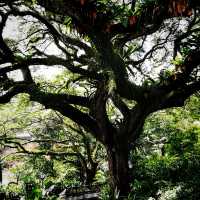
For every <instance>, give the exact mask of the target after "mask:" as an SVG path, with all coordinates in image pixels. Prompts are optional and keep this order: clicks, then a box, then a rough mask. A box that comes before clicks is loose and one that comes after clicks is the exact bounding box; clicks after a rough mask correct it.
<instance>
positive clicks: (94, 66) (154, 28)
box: [0, 0, 200, 196]
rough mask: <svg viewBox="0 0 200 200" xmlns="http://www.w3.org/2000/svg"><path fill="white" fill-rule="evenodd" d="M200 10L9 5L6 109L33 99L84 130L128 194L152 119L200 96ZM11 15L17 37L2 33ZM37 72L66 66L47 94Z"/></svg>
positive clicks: (43, 1) (171, 4)
mask: <svg viewBox="0 0 200 200" xmlns="http://www.w3.org/2000/svg"><path fill="white" fill-rule="evenodd" d="M199 9H200V3H199V2H198V1H196V0H177V1H175V0H144V1H141V0H136V1H134V0H132V1H125V0H124V1H114V0H67V1H64V0H59V1H53V0H9V1H3V0H2V1H1V2H0V15H1V22H0V64H1V66H0V90H1V94H0V103H2V104H4V103H7V102H9V101H10V100H11V99H12V97H14V96H15V95H17V94H19V93H27V94H29V96H30V100H31V101H36V102H39V103H41V104H43V105H44V106H45V108H51V109H53V110H56V111H58V112H60V113H61V114H62V115H64V116H66V117H68V118H70V119H71V120H72V121H74V122H75V123H77V124H78V125H80V126H82V127H83V128H84V129H85V130H86V131H88V132H90V133H91V134H92V135H93V136H94V137H95V138H96V139H97V140H98V141H100V142H101V143H102V144H103V145H104V146H105V148H106V150H107V156H108V161H109V169H110V176H111V184H112V186H113V189H114V190H115V188H116V191H119V192H120V195H121V196H123V195H125V196H126V195H127V193H128V192H129V191H130V187H129V183H130V176H129V164H128V160H129V153H130V150H131V149H132V148H134V147H135V144H136V140H137V139H138V137H139V136H140V134H141V132H142V129H143V125H144V122H145V119H146V117H147V116H148V115H149V114H150V113H153V112H156V111H158V110H161V109H166V108H170V107H179V106H183V105H184V102H185V100H186V99H187V98H188V97H190V96H191V95H192V94H195V93H197V92H199V89H200V79H199V64H200V60H199V55H200V49H199V42H200V29H199V25H200V18H199V17H200V16H199ZM13 18H16V19H17V20H18V21H19V28H20V29H21V30H22V31H23V32H24V34H23V37H22V38H20V39H17V38H9V37H7V36H6V35H5V32H4V30H5V29H6V27H7V26H9V20H11V21H12V19H13ZM50 44H53V45H54V48H57V49H58V51H59V53H57V54H52V53H51V52H48V51H47V48H48V46H49V45H50ZM38 66H40V67H43V68H44V66H47V67H49V68H53V67H55V66H62V67H63V70H65V71H66V76H65V79H64V80H62V81H60V82H59V83H57V82H51V83H50V84H51V86H52V88H53V90H51V91H50V90H48V89H46V87H45V86H44V84H42V83H39V81H38V80H37V78H35V76H34V69H37V67H38ZM16 71H20V72H21V74H22V76H23V78H22V79H20V80H19V79H17V78H13V77H12V76H11V75H10V72H14V73H15V72H16ZM110 112H112V116H111V115H110Z"/></svg>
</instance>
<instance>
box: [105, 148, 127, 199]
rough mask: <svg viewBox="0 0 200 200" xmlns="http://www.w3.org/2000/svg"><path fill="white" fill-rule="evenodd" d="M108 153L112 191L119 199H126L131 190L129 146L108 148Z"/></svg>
mask: <svg viewBox="0 0 200 200" xmlns="http://www.w3.org/2000/svg"><path fill="white" fill-rule="evenodd" d="M107 155H108V165H109V171H110V178H111V187H112V191H113V193H115V195H117V196H118V199H124V197H127V196H128V193H129V192H130V173H129V165H128V157H129V151H128V149H127V146H123V148H122V147H121V148H118V149H115V148H112V149H111V148H107Z"/></svg>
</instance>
